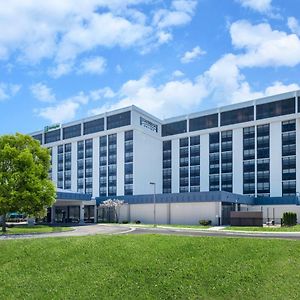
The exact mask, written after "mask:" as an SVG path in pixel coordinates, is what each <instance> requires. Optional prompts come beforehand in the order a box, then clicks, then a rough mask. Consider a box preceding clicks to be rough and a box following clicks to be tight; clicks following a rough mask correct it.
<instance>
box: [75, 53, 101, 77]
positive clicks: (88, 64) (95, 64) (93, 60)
mask: <svg viewBox="0 0 300 300" xmlns="http://www.w3.org/2000/svg"><path fill="white" fill-rule="evenodd" d="M105 68H106V60H105V59H104V58H103V57H101V56H95V57H89V58H87V59H85V60H83V61H82V63H81V64H80V66H79V69H78V73H79V74H83V73H89V74H98V75H99V74H102V73H103V72H104V71H105Z"/></svg>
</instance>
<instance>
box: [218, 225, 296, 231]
mask: <svg viewBox="0 0 300 300" xmlns="http://www.w3.org/2000/svg"><path fill="white" fill-rule="evenodd" d="M224 230H234V231H269V232H300V225H295V226H283V227H272V226H268V227H267V226H265V227H255V226H253V227H246V226H245V227H244V226H229V227H226V228H225V229H224Z"/></svg>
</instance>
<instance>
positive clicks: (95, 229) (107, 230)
mask: <svg viewBox="0 0 300 300" xmlns="http://www.w3.org/2000/svg"><path fill="white" fill-rule="evenodd" d="M73 229H74V230H72V231H64V232H54V233H38V234H37V233H36V234H20V235H1V236H0V241H1V240H12V239H30V238H49V237H72V236H89V235H98V234H99V235H101V234H102V235H103V234H106V235H107V234H108V235H112V234H117V235H121V234H130V235H132V234H133V235H136V234H160V235H179V236H194V237H197V236H209V237H227V238H261V239H262V238H263V239H289V240H300V232H237V231H226V230H215V231H214V230H207V229H205V230H199V229H184V228H171V227H169V228H167V227H164V228H162V227H142V226H139V227H131V226H130V225H129V226H124V225H118V224H92V225H85V226H76V227H73Z"/></svg>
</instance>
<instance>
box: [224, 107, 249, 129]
mask: <svg viewBox="0 0 300 300" xmlns="http://www.w3.org/2000/svg"><path fill="white" fill-rule="evenodd" d="M253 120H254V106H249V107H244V108H240V109H235V110H231V111H224V112H222V113H221V126H225V125H231V124H238V123H243V122H249V121H253Z"/></svg>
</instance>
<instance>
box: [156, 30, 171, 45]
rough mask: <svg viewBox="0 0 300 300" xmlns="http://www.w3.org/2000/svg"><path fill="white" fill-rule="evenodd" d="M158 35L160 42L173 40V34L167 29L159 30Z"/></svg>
mask: <svg viewBox="0 0 300 300" xmlns="http://www.w3.org/2000/svg"><path fill="white" fill-rule="evenodd" d="M157 36H158V43H159V44H165V43H168V42H169V41H171V40H172V39H173V36H172V34H171V33H170V32H166V31H159V32H158V33H157Z"/></svg>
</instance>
